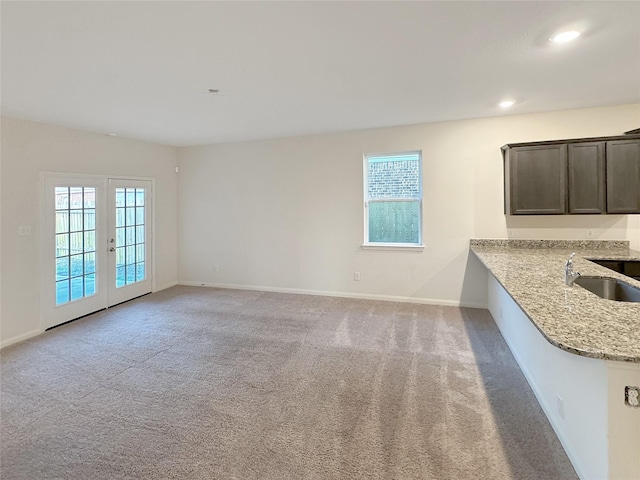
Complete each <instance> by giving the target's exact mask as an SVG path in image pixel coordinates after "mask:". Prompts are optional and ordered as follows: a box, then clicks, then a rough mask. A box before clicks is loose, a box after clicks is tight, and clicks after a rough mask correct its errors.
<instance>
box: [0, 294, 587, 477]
mask: <svg viewBox="0 0 640 480" xmlns="http://www.w3.org/2000/svg"><path fill="white" fill-rule="evenodd" d="M0 357H1V361H2V370H1V375H2V376H1V377H0V378H1V382H2V384H1V407H2V411H1V417H0V421H1V426H2V429H1V430H2V431H1V443H2V450H1V457H0V477H1V478H2V479H3V480H9V479H40V478H64V479H120V478H151V479H162V478H179V479H278V480H280V479H351V478H367V479H376V478H378V479H472V478H473V479H476V478H481V479H487V478H491V479H545V480H547V479H557V478H563V479H565V478H566V479H569V478H570V479H574V478H577V477H576V475H575V472H574V470H573V468H572V466H571V464H570V462H569V460H568V459H567V457H566V455H565V453H564V451H563V450H562V447H561V446H560V443H559V442H558V439H557V437H556V436H555V434H554V432H553V430H552V429H551V427H550V425H549V423H548V421H547V420H546V418H545V416H544V414H543V412H542V410H541V409H540V407H539V406H538V404H537V403H536V400H535V397H534V396H533V393H532V392H531V390H530V388H529V387H528V385H527V383H526V381H525V379H524V377H523V375H522V373H521V372H520V370H519V369H518V366H517V364H516V362H515V361H514V359H513V357H512V356H511V353H510V352H509V350H508V348H507V346H506V344H505V343H504V341H503V340H502V337H501V336H500V333H499V332H498V330H497V328H496V327H495V325H494V323H493V321H492V319H491V317H490V315H489V313H488V312H487V311H486V310H479V309H465V308H453V307H439V306H428V305H415V304H405V303H392V302H375V301H364V300H353V299H343V298H329V297H314V296H305V295H287V294H275V293H263V292H252V291H237V290H222V289H208V288H197V287H174V288H171V289H169V290H165V291H163V292H160V293H156V294H152V295H148V296H146V297H143V298H140V299H138V300H135V301H132V302H129V303H126V304H123V305H120V306H117V307H115V308H112V309H109V310H108V311H105V312H101V313H98V314H95V315H92V316H90V317H87V318H84V319H81V320H78V321H76V322H73V323H71V324H68V325H65V326H62V327H59V328H57V329H54V330H51V331H49V332H46V333H45V334H43V335H40V336H38V337H36V338H33V339H31V340H29V341H25V342H22V343H20V344H18V345H14V346H12V347H8V348H6V349H4V350H3V351H2V352H1V353H0Z"/></svg>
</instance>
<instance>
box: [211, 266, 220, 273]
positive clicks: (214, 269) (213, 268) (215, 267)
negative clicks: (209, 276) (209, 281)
mask: <svg viewBox="0 0 640 480" xmlns="http://www.w3.org/2000/svg"><path fill="white" fill-rule="evenodd" d="M211 270H213V273H218V271H219V269H218V265H214V266H213V267H211Z"/></svg>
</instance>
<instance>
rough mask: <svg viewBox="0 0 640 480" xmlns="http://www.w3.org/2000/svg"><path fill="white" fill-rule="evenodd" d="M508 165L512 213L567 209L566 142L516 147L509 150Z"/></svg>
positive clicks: (524, 213) (561, 211)
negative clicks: (564, 143) (563, 143)
mask: <svg viewBox="0 0 640 480" xmlns="http://www.w3.org/2000/svg"><path fill="white" fill-rule="evenodd" d="M507 167H508V168H507V169H508V171H509V174H508V175H509V178H510V181H511V184H510V188H509V189H508V190H509V192H508V193H510V199H509V202H508V203H509V205H510V208H511V213H512V214H513V215H553V214H556V215H557V214H562V213H565V212H566V209H567V207H566V203H567V200H566V199H567V146H566V145H545V146H526V147H515V148H513V149H512V150H511V151H510V152H509V153H508V162H507Z"/></svg>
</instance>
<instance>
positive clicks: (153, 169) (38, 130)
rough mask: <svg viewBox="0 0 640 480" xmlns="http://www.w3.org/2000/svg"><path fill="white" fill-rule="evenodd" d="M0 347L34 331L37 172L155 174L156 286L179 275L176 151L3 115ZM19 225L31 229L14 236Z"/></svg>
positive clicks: (36, 319)
mask: <svg viewBox="0 0 640 480" xmlns="http://www.w3.org/2000/svg"><path fill="white" fill-rule="evenodd" d="M1 155H2V164H1V169H2V173H1V176H0V178H1V191H2V205H1V208H2V221H1V224H2V230H1V232H2V233H1V234H2V239H1V243H0V245H1V252H0V253H1V258H2V260H1V261H2V275H1V277H2V280H1V285H2V293H1V295H2V305H1V312H2V313H1V322H0V345H2V346H4V345H7V344H9V343H12V342H14V341H18V340H21V339H24V338H27V337H29V336H31V335H33V334H37V333H38V332H39V331H40V328H41V326H40V276H41V272H40V264H39V256H40V251H39V249H40V241H39V239H40V231H39V228H40V204H39V199H40V195H41V192H40V191H39V188H40V184H39V173H40V172H42V171H48V172H61V173H80V174H99V175H113V176H132V177H149V178H154V179H155V204H154V208H155V269H154V275H155V285H156V288H162V287H163V286H166V285H171V284H175V282H176V281H177V204H178V192H177V187H178V184H177V178H176V177H177V175H176V173H175V166H176V163H177V149H176V148H174V147H168V146H163V145H154V144H150V143H145V142H140V141H135V140H129V139H125V138H119V137H109V136H107V135H100V134H96V133H88V132H83V131H79V130H73V129H68V128H62V127H54V126H50V125H45V124H40V123H34V122H27V121H23V120H17V119H13V118H7V117H2V149H1ZM19 226H31V235H29V236H20V237H19V236H18V227H19Z"/></svg>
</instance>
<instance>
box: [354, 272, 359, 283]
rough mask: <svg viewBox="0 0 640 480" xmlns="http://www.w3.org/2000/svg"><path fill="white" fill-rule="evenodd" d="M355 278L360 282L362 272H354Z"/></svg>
mask: <svg viewBox="0 0 640 480" xmlns="http://www.w3.org/2000/svg"><path fill="white" fill-rule="evenodd" d="M353 280H354V281H355V282H359V281H360V272H353Z"/></svg>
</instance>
